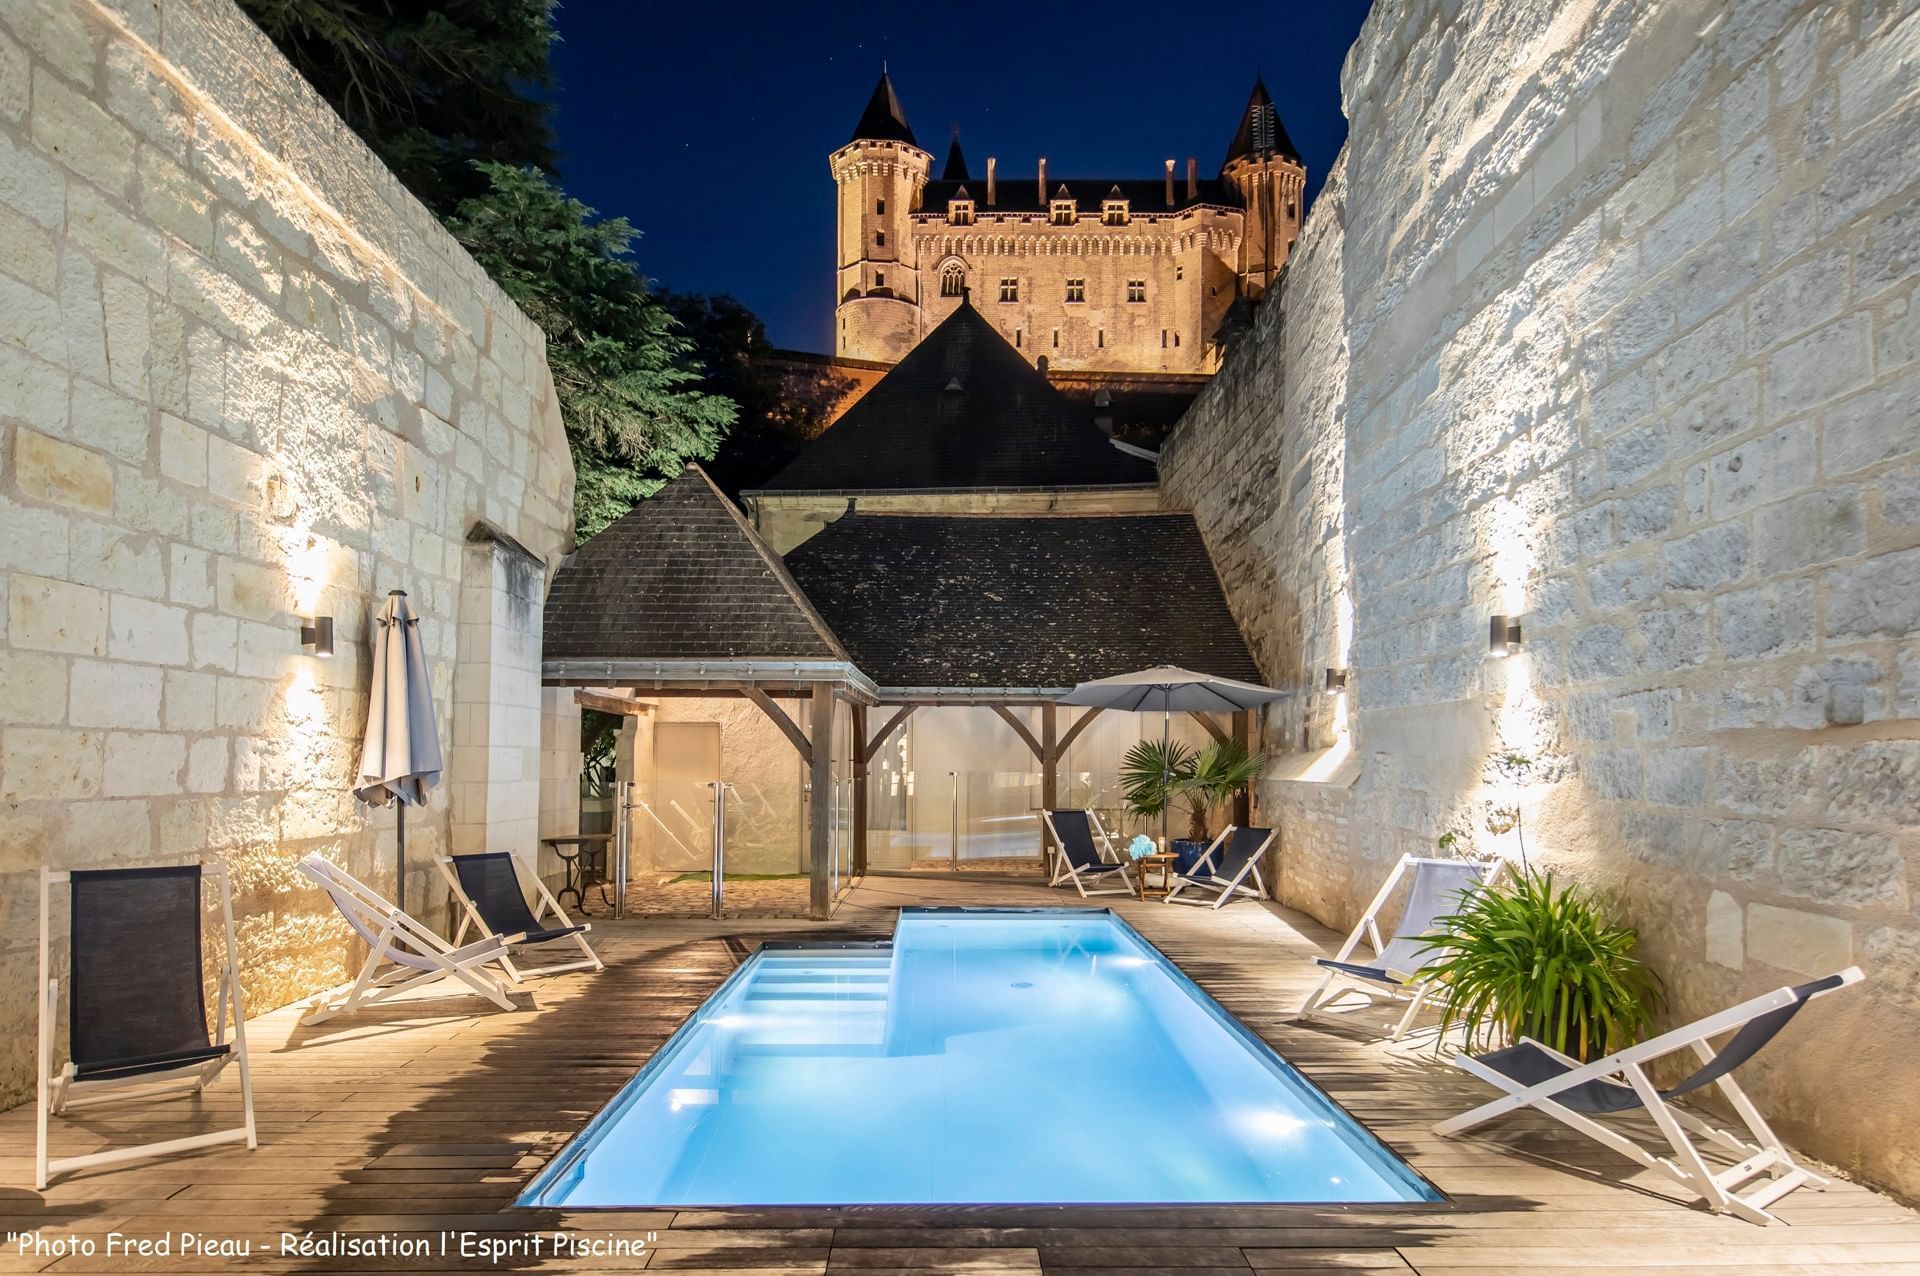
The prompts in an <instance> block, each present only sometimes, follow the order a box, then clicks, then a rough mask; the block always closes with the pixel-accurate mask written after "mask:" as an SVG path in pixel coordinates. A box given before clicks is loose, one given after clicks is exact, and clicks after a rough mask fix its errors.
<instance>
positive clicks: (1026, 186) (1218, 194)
mask: <svg viewBox="0 0 1920 1276" xmlns="http://www.w3.org/2000/svg"><path fill="white" fill-rule="evenodd" d="M1004 171H1005V170H1002V172H1003V173H1004ZM970 185H971V187H972V189H973V200H974V206H975V207H974V211H975V212H976V213H1044V212H1048V211H1050V210H1051V208H1052V201H1051V200H1050V199H1041V198H1040V181H1039V178H1038V177H1037V176H1035V175H1033V174H1029V175H1028V176H1026V177H1019V178H1009V177H1006V176H1001V177H999V178H997V179H996V180H995V182H994V195H993V203H992V204H991V205H989V204H988V203H987V202H986V198H987V192H986V188H985V187H984V186H983V185H982V184H981V183H980V182H979V181H977V180H976V181H972V182H970ZM1059 185H1061V186H1064V187H1065V188H1066V190H1067V194H1066V195H1057V196H1054V197H1053V198H1057V199H1066V198H1069V197H1071V198H1072V199H1073V201H1074V207H1075V208H1076V209H1078V210H1079V211H1080V212H1083V213H1098V212H1100V205H1101V201H1103V200H1109V199H1124V200H1126V201H1127V203H1128V208H1129V210H1130V211H1132V212H1136V213H1168V212H1179V211H1180V210H1181V209H1183V208H1191V207H1193V206H1194V205H1195V204H1222V205H1225V206H1227V207H1229V208H1238V207H1240V206H1241V204H1242V202H1243V201H1242V200H1241V198H1240V192H1239V191H1238V190H1236V189H1235V188H1234V186H1233V184H1232V183H1231V182H1223V181H1221V180H1220V179H1219V178H1217V177H1206V178H1201V179H1200V180H1199V181H1198V182H1196V183H1195V186H1196V187H1197V188H1198V190H1197V193H1196V194H1195V195H1194V196H1193V198H1191V199H1189V198H1187V179H1186V177H1185V176H1179V177H1176V178H1174V181H1173V206H1172V207H1171V208H1169V207H1168V206H1167V185H1166V181H1165V180H1164V179H1163V178H1157V177H1142V178H1132V177H1122V178H1119V179H1118V180H1116V179H1114V178H1111V177H1069V178H1067V179H1066V180H1065V181H1063V182H1060V183H1059ZM959 186H960V182H958V181H949V180H946V179H945V178H942V179H940V180H937V181H931V182H928V183H927V184H926V186H925V188H924V189H923V190H922V191H921V194H920V209H919V211H921V212H923V213H945V212H946V211H947V203H948V201H950V200H952V199H953V197H954V196H955V195H956V194H957V193H958V190H959ZM1115 191H1118V192H1119V193H1118V194H1115V193H1114V192H1115ZM960 198H962V199H965V198H967V197H966V196H965V195H961V196H960Z"/></svg>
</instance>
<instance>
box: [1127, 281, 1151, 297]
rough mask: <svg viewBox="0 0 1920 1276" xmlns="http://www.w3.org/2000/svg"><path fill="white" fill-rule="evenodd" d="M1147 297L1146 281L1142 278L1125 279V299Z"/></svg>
mask: <svg viewBox="0 0 1920 1276" xmlns="http://www.w3.org/2000/svg"><path fill="white" fill-rule="evenodd" d="M1146 299H1147V281H1146V280H1144V279H1129V280H1127V300H1128V301H1145V300H1146Z"/></svg>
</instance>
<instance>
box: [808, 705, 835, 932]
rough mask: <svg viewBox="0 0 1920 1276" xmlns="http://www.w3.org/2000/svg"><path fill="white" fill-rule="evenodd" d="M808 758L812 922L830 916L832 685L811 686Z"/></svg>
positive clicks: (831, 888) (831, 868)
mask: <svg viewBox="0 0 1920 1276" xmlns="http://www.w3.org/2000/svg"><path fill="white" fill-rule="evenodd" d="M811 727H812V735H813V739H812V741H811V742H810V743H811V746H812V747H811V749H810V751H809V752H810V755H811V756H809V757H808V759H807V763H808V766H809V769H810V771H811V774H812V791H813V801H812V803H811V804H810V805H809V807H808V810H807V814H808V816H809V818H808V821H807V852H808V853H807V867H808V876H809V882H808V891H807V904H808V908H807V912H808V915H809V916H810V917H812V918H813V920H815V921H819V922H823V921H826V920H827V919H828V918H829V917H831V916H833V684H832V683H827V682H816V683H814V684H813V714H812V722H811Z"/></svg>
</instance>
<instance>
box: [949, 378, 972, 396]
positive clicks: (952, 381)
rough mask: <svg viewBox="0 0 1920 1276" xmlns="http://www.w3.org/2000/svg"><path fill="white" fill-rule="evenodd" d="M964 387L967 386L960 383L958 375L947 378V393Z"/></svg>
mask: <svg viewBox="0 0 1920 1276" xmlns="http://www.w3.org/2000/svg"><path fill="white" fill-rule="evenodd" d="M966 388H967V387H965V386H963V385H961V384H960V378H959V377H951V378H949V379H948V380H947V390H948V392H949V393H952V392H954V391H959V390H964V389H966Z"/></svg>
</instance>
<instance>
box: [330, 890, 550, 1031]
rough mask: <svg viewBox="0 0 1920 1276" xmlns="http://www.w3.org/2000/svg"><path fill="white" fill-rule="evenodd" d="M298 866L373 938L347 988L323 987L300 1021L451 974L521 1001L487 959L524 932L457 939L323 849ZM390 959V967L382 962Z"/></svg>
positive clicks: (496, 997) (493, 997)
mask: <svg viewBox="0 0 1920 1276" xmlns="http://www.w3.org/2000/svg"><path fill="white" fill-rule="evenodd" d="M300 870H301V871H302V872H303V873H305V874H306V875H307V876H308V877H310V878H312V879H313V880H314V881H315V882H316V883H318V884H319V886H320V888H321V889H322V890H324V891H326V893H327V894H328V895H329V896H331V897H332V899H333V903H334V907H335V908H337V909H339V910H340V915H341V916H342V917H343V918H345V919H346V922H347V924H348V925H349V926H351V927H353V929H354V931H355V932H356V933H357V934H358V935H359V936H360V938H361V939H363V940H365V941H366V944H367V950H368V951H367V959H366V961H365V962H363V963H362V964H361V966H360V972H359V974H358V975H356V976H355V977H354V979H353V982H352V983H351V984H349V985H347V986H346V989H345V991H344V992H342V991H338V990H336V991H335V992H333V993H322V994H321V995H320V996H318V997H315V998H314V999H313V1000H312V1001H310V1002H309V1003H308V1013H307V1014H306V1016H305V1017H304V1018H302V1019H301V1020H300V1022H301V1024H303V1025H306V1026H312V1025H314V1024H319V1023H325V1022H326V1021H327V1020H329V1019H331V1018H333V1017H334V1016H335V1015H338V1014H343V1013H345V1012H347V1011H349V1010H361V1009H364V1008H366V1007H368V1006H372V1005H376V1004H378V1003H380V1002H383V1001H386V1000H388V999H389V998H392V997H396V996H399V995H400V994H401V993H403V992H410V991H412V990H413V989H415V988H421V987H424V986H426V985H428V984H432V983H437V982H439V981H440V980H442V979H447V978H452V979H455V980H457V981H459V982H460V983H461V984H464V985H465V986H466V989H467V991H469V992H473V993H476V994H478V995H479V996H482V997H485V998H486V999H487V1000H488V1001H490V1002H492V1003H493V1004H494V1005H496V1006H498V1007H499V1008H500V1009H502V1010H513V1009H515V1008H516V1007H515V1006H514V1004H513V1000H512V998H511V997H510V996H509V994H508V986H507V984H506V982H505V981H504V980H502V979H501V977H500V976H498V975H496V974H494V973H493V972H492V971H490V970H488V969H486V967H487V966H488V965H489V964H490V963H493V962H497V961H499V960H500V959H501V957H503V956H504V955H505V954H506V951H507V946H508V945H509V944H513V943H516V942H518V941H519V939H520V938H521V937H520V936H518V935H489V936H488V937H487V938H485V939H482V940H479V941H477V942H475V943H471V944H467V945H465V946H463V947H455V946H454V945H452V944H449V943H448V942H447V941H446V940H444V939H442V938H440V937H439V936H438V935H436V934H434V933H433V932H432V931H430V930H428V929H427V928H426V927H425V926H423V925H422V924H421V923H420V922H418V921H416V920H415V919H414V918H412V917H411V916H409V915H408V914H406V913H405V912H402V911H401V910H400V909H399V908H397V907H395V906H394V905H392V904H390V903H388V902H387V901H386V900H385V899H383V898H381V896H380V895H379V894H378V893H377V892H375V891H374V890H373V889H372V888H371V887H369V886H368V885H366V884H365V883H364V882H362V881H360V879H358V878H356V877H354V876H353V875H352V874H350V873H348V872H347V871H346V870H345V869H342V868H341V867H340V866H339V865H337V864H334V863H332V862H331V861H329V860H327V859H325V858H323V857H321V856H319V855H309V856H307V857H306V858H305V859H303V860H301V861H300ZM389 964H391V965H392V967H393V968H392V969H391V970H382V969H381V967H382V966H386V965H389Z"/></svg>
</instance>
